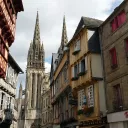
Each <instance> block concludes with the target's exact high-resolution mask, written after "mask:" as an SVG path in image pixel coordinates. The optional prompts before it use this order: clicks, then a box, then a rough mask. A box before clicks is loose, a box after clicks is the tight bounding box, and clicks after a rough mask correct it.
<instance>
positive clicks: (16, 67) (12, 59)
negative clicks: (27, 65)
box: [8, 53, 24, 73]
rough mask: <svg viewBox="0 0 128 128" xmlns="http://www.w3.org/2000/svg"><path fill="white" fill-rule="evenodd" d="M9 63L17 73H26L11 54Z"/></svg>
mask: <svg viewBox="0 0 128 128" xmlns="http://www.w3.org/2000/svg"><path fill="white" fill-rule="evenodd" d="M8 62H9V64H10V65H11V66H12V67H13V68H14V69H15V70H16V71H17V73H24V72H23V71H22V69H21V68H20V66H19V65H18V64H17V63H16V61H15V60H14V58H13V57H12V56H11V54H10V53H9V55H8Z"/></svg>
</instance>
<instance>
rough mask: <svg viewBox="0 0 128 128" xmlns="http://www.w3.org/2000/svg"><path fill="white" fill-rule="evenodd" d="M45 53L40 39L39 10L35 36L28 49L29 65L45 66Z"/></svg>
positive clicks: (34, 66)
mask: <svg viewBox="0 0 128 128" xmlns="http://www.w3.org/2000/svg"><path fill="white" fill-rule="evenodd" d="M44 54H45V53H44V49H43V44H42V45H41V39H40V28H39V14H38V12H37V17H36V24H35V31H34V37H33V41H32V42H31V44H30V48H29V51H28V62H27V67H33V68H44Z"/></svg>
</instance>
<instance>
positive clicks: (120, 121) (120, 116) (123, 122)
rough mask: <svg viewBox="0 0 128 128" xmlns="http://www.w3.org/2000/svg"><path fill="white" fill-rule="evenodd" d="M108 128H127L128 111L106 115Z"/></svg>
mask: <svg viewBox="0 0 128 128" xmlns="http://www.w3.org/2000/svg"><path fill="white" fill-rule="evenodd" d="M107 119H108V123H109V126H110V128H128V110H127V111H122V112H116V113H110V114H108V115H107Z"/></svg>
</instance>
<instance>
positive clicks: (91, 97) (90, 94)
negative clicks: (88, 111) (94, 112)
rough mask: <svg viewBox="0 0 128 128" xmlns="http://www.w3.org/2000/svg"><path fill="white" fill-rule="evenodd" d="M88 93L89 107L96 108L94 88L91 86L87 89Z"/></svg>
mask: <svg viewBox="0 0 128 128" xmlns="http://www.w3.org/2000/svg"><path fill="white" fill-rule="evenodd" d="M87 92H88V107H89V108H90V107H94V86H93V85H90V86H89V87H88V88H87Z"/></svg>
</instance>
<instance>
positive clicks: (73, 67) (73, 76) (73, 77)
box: [72, 67, 74, 78]
mask: <svg viewBox="0 0 128 128" xmlns="http://www.w3.org/2000/svg"><path fill="white" fill-rule="evenodd" d="M72 78H74V67H72Z"/></svg>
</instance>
